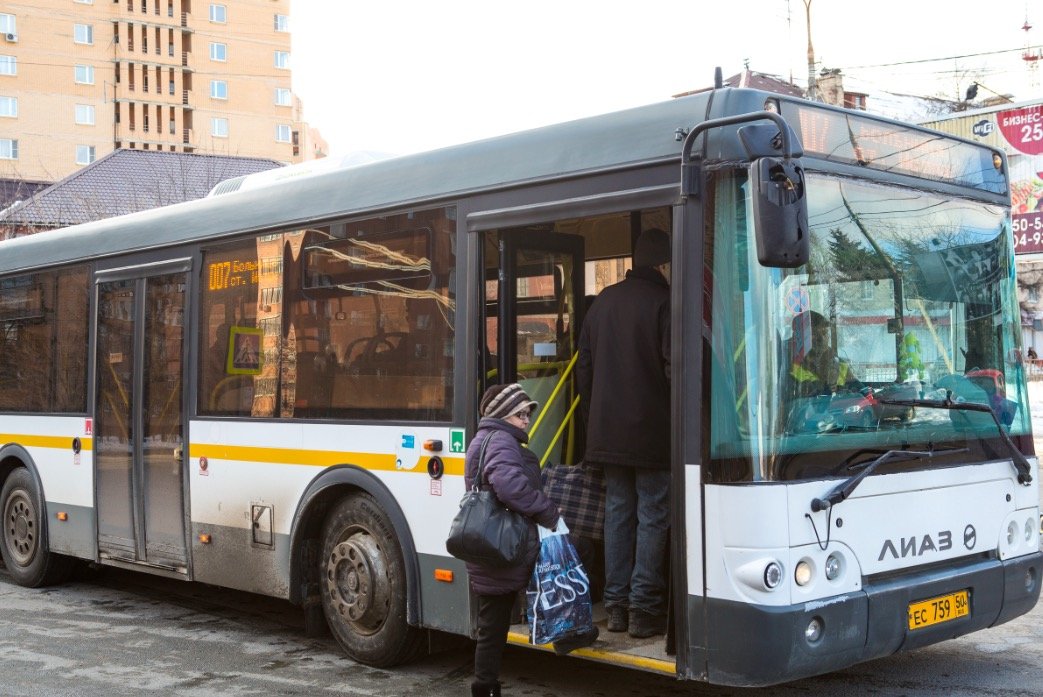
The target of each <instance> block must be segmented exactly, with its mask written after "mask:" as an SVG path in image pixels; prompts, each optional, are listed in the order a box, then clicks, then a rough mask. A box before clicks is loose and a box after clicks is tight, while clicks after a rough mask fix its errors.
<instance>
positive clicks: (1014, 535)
mask: <svg viewBox="0 0 1043 697" xmlns="http://www.w3.org/2000/svg"><path fill="white" fill-rule="evenodd" d="M1017 539H1018V524H1017V523H1015V522H1014V521H1013V520H1012V521H1010V522H1009V523H1008V524H1007V544H1008V545H1011V546H1013V545H1014V542H1015V541H1016V540H1017Z"/></svg>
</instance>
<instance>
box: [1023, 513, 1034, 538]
mask: <svg viewBox="0 0 1043 697" xmlns="http://www.w3.org/2000/svg"><path fill="white" fill-rule="evenodd" d="M1033 527H1035V526H1034V525H1033V524H1032V518H1029V519H1028V520H1026V521H1025V542H1032V528H1033Z"/></svg>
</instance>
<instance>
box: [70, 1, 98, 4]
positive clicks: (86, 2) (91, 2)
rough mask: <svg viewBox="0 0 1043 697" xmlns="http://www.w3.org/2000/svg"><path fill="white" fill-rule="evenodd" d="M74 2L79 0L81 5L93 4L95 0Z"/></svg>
mask: <svg viewBox="0 0 1043 697" xmlns="http://www.w3.org/2000/svg"><path fill="white" fill-rule="evenodd" d="M73 2H78V3H80V4H81V5H93V4H94V0H73Z"/></svg>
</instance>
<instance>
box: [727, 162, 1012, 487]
mask: <svg viewBox="0 0 1043 697" xmlns="http://www.w3.org/2000/svg"><path fill="white" fill-rule="evenodd" d="M808 192H809V197H808V198H809V222H810V226H811V234H812V243H811V258H810V261H809V262H808V264H806V265H805V266H803V267H800V268H797V269H767V268H763V267H761V266H760V265H759V264H758V263H757V261H756V256H755V246H756V245H755V244H753V243H752V242H753V240H752V234H753V232H752V230H751V229H749V227H750V226H752V221H753V218H752V215H750V213H749V211H748V210H747V201H746V196H745V186H744V176H743V175H740V174H735V175H726V176H722V178H721V179H720V180H719V181H718V186H717V187H716V190H715V198H716V207H715V230H716V238H715V239H714V242H713V245H712V269H711V270H710V271H711V273H712V279H713V316H712V320H711V324H712V347H711V355H712V359H713V360H712V362H711V374H710V391H711V400H710V404H711V416H710V436H711V437H710V461H711V467H710V472H709V476H710V478H711V479H714V480H717V481H744V480H745V481H748V480H751V479H752V480H778V479H799V478H806V477H818V476H829V475H834V474H844V472H841V471H840V470H839V468H840V464H839V463H842V462H843V460H844V458H845V457H846V456H847V455H848V454H850V453H851V452H853V451H857V450H864V449H866V448H881V449H892V448H905V449H908V448H911V447H914V446H917V445H918V446H922V449H924V450H930V449H932V447H934V446H937V445H939V444H942V443H945V444H949V445H964V444H966V445H967V447H965V448H962V449H961V448H955V447H954V448H953V449H952V453H953V454H952V455H951V456H950V457H949V460H948V461H949V462H951V463H958V462H969V461H974V460H981V459H984V458H998V457H1003V456H1004V452H1005V450H1006V449H1005V448H1004V447H1003V446H1002V445H1001V444H999V439H998V434H997V432H996V424H995V422H994V421H993V420H992V418H991V415H990V414H988V413H981V412H973V411H966V410H963V411H961V410H948V411H947V410H941V409H927V408H923V407H918V406H910V405H907V404H893V403H888V402H892V401H894V400H898V401H902V400H906V401H908V400H925V399H926V400H945V399H949V398H951V399H952V400H953V401H955V402H974V403H978V404H984V405H988V406H989V407H990V408H991V409H992V410H993V411H994V412H995V413H996V415H997V418H998V419H999V421H1000V423H1001V424H1002V425H1003V427H1004V428H1006V429H1008V430H1009V432H1010V433H1011V434H1013V435H1017V434H1023V433H1028V412H1027V409H1026V408H1025V404H1026V403H1027V393H1026V386H1025V378H1024V369H1023V365H1022V363H1021V359H1020V326H1019V325H1018V322H1017V318H1018V313H1017V311H1016V293H1015V285H1014V272H1013V257H1012V253H1011V251H1010V249H1009V245H1008V243H1007V241H1006V240H1007V231H1008V225H1009V222H1008V218H1007V216H1006V215H1005V212H1004V210H1003V209H1002V208H999V207H995V206H989V205H985V204H982V203H980V202H974V201H969V200H958V199H955V200H954V199H943V198H941V197H939V196H936V195H933V194H929V193H926V192H920V191H913V190H909V189H904V188H903V189H900V188H895V187H888V186H882V185H877V184H870V183H866V182H857V181H852V180H850V179H841V178H837V177H829V176H824V175H818V176H809V178H808ZM747 221H749V224H747ZM751 252H752V253H753V256H751ZM1008 456H1009V455H1008ZM942 460H943V462H942V464H943V465H944V464H946V462H945V459H944V458H942ZM937 465H938V463H937V462H935V463H933V464H931V465H930V466H937ZM895 466H896V467H898V466H902V465H895ZM904 466H905V467H915V466H926V465H922V464H920V463H913V464H911V465H910V464H905V465H904Z"/></svg>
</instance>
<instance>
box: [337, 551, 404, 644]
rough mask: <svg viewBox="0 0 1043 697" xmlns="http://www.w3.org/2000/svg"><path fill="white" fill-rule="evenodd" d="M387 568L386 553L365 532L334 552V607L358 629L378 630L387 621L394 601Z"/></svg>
mask: <svg viewBox="0 0 1043 697" xmlns="http://www.w3.org/2000/svg"><path fill="white" fill-rule="evenodd" d="M387 567H388V565H387V560H386V559H385V557H384V553H383V551H382V550H381V549H380V547H379V546H378V545H377V543H376V541H375V540H374V539H373V537H372V536H371V535H369V534H368V533H365V532H356V533H355V534H353V535H352V536H351V537H349V538H348V539H346V540H344V541H343V542H341V543H339V544H337V545H336V546H335V547H334V548H333V551H332V552H331V553H330V558H329V559H328V560H327V562H326V584H327V587H328V589H329V593H330V597H331V598H332V600H333V606H334V607H335V608H336V610H337V612H338V613H340V615H341V616H342V617H343V618H344V619H345V620H346V621H348V622H350V623H351V624H353V625H355V626H356V628H358V629H361V630H364V631H371V630H375V629H378V628H379V627H380V626H381V625H382V624H383V623H384V620H385V619H386V618H387V615H388V607H389V605H390V598H391V590H390V582H389V580H388V572H387Z"/></svg>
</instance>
